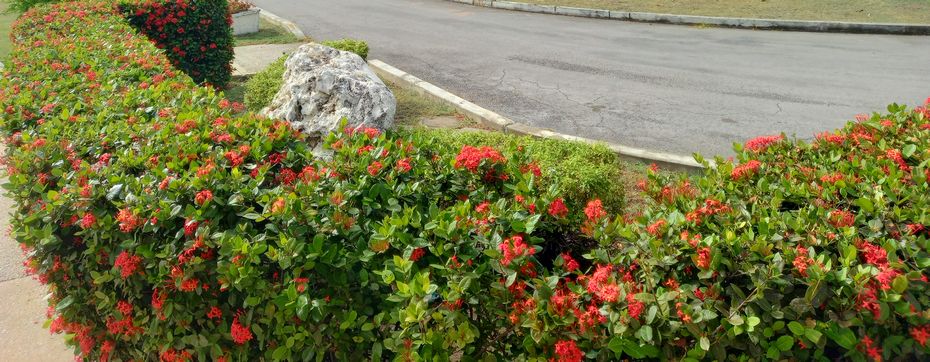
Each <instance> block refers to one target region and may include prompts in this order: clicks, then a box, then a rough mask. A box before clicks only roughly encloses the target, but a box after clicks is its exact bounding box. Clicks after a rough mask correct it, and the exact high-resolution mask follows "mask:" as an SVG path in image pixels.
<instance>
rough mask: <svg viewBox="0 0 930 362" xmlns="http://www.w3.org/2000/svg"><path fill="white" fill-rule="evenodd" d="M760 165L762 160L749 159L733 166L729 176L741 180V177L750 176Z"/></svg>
mask: <svg viewBox="0 0 930 362" xmlns="http://www.w3.org/2000/svg"><path fill="white" fill-rule="evenodd" d="M761 166H762V162H759V161H757V160H749V162H746V163H744V164H742V165H739V166H736V167H734V168H733V171H732V172H731V173H730V178H732V179H733V180H741V179H743V178H746V177H749V176H752V175H754V174H755V173H756V171H758V170H759V167H761Z"/></svg>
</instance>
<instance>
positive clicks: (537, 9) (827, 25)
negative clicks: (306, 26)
mask: <svg viewBox="0 0 930 362" xmlns="http://www.w3.org/2000/svg"><path fill="white" fill-rule="evenodd" d="M445 1H451V2H457V3H460V4H467V5H474V6H483V7H488V8H495V9H503V10H515V11H525V12H530V13H541V14H555V15H565V16H578V17H585V18H598V19H613V20H625V21H637V22H645V23H663V24H676V25H708V26H719V27H728V28H745V29H763V30H788V31H807V32H827V33H862V34H894V35H930V25H922V24H886V23H854V22H844V21H809V20H779V19H752V18H725V17H717V16H697V15H675V14H658V13H641V12H628V11H613V10H600V9H585V8H574V7H568V6H553V5H537V4H527V3H521V2H513V1H494V0H445Z"/></svg>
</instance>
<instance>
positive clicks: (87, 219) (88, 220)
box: [81, 212, 97, 229]
mask: <svg viewBox="0 0 930 362" xmlns="http://www.w3.org/2000/svg"><path fill="white" fill-rule="evenodd" d="M96 223H97V217H96V216H94V214H92V213H89V212H88V213H86V214H84V217H83V218H81V227H82V228H84V229H90V228H92V227H94V224H96Z"/></svg>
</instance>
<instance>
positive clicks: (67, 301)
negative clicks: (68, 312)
mask: <svg viewBox="0 0 930 362" xmlns="http://www.w3.org/2000/svg"><path fill="white" fill-rule="evenodd" d="M73 303H74V297H72V296H70V295H69V296H67V297H64V298H63V299H62V300H61V301H60V302H58V305H56V306H55V310H57V311H59V312H61V311H63V310H65V309H68V307H70V306H71V304H73Z"/></svg>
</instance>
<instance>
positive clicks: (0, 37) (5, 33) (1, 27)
mask: <svg viewBox="0 0 930 362" xmlns="http://www.w3.org/2000/svg"><path fill="white" fill-rule="evenodd" d="M6 8H7V5H6V3H5V2H0V59H6V57H7V56H8V55H10V50H12V44H10V30H11V29H10V26H12V25H13V21H15V20H16V18H17V17H19V14H7V13H6Z"/></svg>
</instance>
